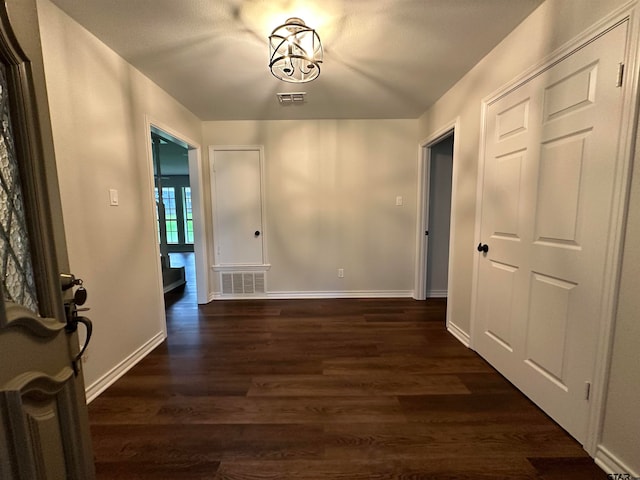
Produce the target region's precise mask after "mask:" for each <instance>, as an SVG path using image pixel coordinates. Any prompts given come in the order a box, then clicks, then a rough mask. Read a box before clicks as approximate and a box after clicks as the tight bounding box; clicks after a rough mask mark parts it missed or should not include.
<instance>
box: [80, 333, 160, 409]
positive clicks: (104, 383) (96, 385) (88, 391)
mask: <svg viewBox="0 0 640 480" xmlns="http://www.w3.org/2000/svg"><path fill="white" fill-rule="evenodd" d="M165 338H167V334H166V332H164V331H160V332H158V333H156V334H155V335H154V336H153V337H152V338H150V339H149V340H148V341H147V342H146V343H145V344H144V345H142V346H141V347H140V348H138V349H137V350H136V351H135V352H133V353H132V354H131V355H129V356H128V357H126V358H125V359H124V360H122V361H121V362H120V363H118V364H117V365H116V366H115V367H113V368H112V369H111V370H109V371H108V372H107V373H105V374H104V375H103V376H102V377H100V378H99V379H98V380H96V381H95V382H93V383H92V384H91V385H89V386H88V387H86V388H85V395H86V397H87V404H89V403H91V402H92V401H93V400H95V399H96V398H97V397H98V395H100V394H101V393H102V392H104V391H105V390H106V389H107V388H109V387H110V386H111V385H113V384H114V383H115V382H116V381H117V380H118V379H119V378H120V377H122V376H123V375H124V374H125V373H127V372H128V371H129V370H131V368H133V367H134V366H135V365H136V364H137V363H138V362H139V361H140V360H142V359H143V358H144V357H146V356H147V355H148V354H149V353H151V352H152V351H153V349H154V348H156V347H157V346H158V345H160V344H161V343H162V342H164V339H165Z"/></svg>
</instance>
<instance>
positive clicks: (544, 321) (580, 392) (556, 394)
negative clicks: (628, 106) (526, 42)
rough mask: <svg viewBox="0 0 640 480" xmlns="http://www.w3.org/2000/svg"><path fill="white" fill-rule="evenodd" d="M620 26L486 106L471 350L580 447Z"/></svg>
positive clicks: (615, 109)
mask: <svg viewBox="0 0 640 480" xmlns="http://www.w3.org/2000/svg"><path fill="white" fill-rule="evenodd" d="M626 34H627V25H626V23H625V24H622V25H619V26H617V27H616V28H615V29H613V30H611V31H609V32H608V33H606V34H605V35H603V36H601V37H599V38H598V39H596V40H595V41H594V42H592V43H589V44H588V45H586V46H585V47H584V48H582V49H580V50H578V51H577V52H575V53H573V54H572V55H571V56H569V57H568V58H566V59H564V60H563V61H562V62H560V63H558V64H556V65H555V66H553V67H552V68H550V69H548V70H547V71H546V72H544V73H542V74H541V75H538V76H536V77H534V78H533V79H531V80H529V81H528V82H527V83H525V84H524V85H522V86H521V87H519V88H517V89H516V90H514V91H512V92H511V93H509V94H507V95H506V96H503V97H501V98H499V99H498V100H497V101H495V102H493V103H491V104H489V105H488V107H487V110H486V118H485V120H486V135H485V151H484V159H485V163H484V177H483V189H482V206H481V208H482V210H481V212H482V213H481V241H482V242H486V244H487V246H488V252H486V253H479V255H482V257H481V259H480V260H479V269H478V277H477V279H476V283H475V287H474V288H475V289H476V292H475V294H476V316H475V318H476V320H475V321H476V323H475V325H474V347H475V348H476V349H477V351H478V352H479V353H480V354H481V355H482V356H483V357H485V358H486V359H487V360H488V361H489V362H490V363H492V364H493V365H494V366H495V367H496V368H497V369H498V370H499V371H500V372H502V373H503V374H504V375H505V376H506V377H507V378H508V379H509V380H510V381H512V382H513V383H514V384H515V385H516V386H518V388H520V389H521V390H522V391H523V392H524V393H525V394H527V395H528V396H529V397H530V398H531V399H532V400H533V401H535V402H536V403H537V404H538V405H539V406H540V407H541V408H543V410H545V411H546V412H547V413H548V414H549V415H550V416H551V417H553V418H554V419H555V420H556V421H557V422H558V423H559V424H560V425H562V426H563V427H564V428H565V429H566V430H567V431H569V433H571V434H572V435H573V436H574V437H575V438H576V439H578V440H579V441H584V439H585V436H586V430H587V426H588V399H587V397H588V388H589V386H590V382H591V379H592V374H593V367H594V360H595V350H596V332H597V331H598V326H599V321H600V318H601V314H602V312H601V306H602V295H603V286H604V269H605V263H606V253H607V249H608V248H610V245H608V244H607V242H608V239H609V238H610V235H609V232H610V229H611V226H610V219H609V217H610V212H611V209H612V198H613V193H614V192H613V188H614V175H615V171H616V163H617V162H616V159H617V148H618V139H619V130H620V122H621V107H622V89H621V88H619V87H618V86H617V83H618V82H617V77H618V70H619V68H618V67H619V63H621V62H623V60H624V50H625V39H626Z"/></svg>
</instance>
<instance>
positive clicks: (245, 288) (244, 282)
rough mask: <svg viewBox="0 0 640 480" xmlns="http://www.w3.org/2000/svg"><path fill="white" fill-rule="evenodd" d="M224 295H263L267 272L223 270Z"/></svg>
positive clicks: (221, 276) (221, 278) (221, 275)
mask: <svg viewBox="0 0 640 480" xmlns="http://www.w3.org/2000/svg"><path fill="white" fill-rule="evenodd" d="M220 280H221V282H220V283H221V284H222V294H223V295H263V294H264V293H265V292H266V290H265V272H222V273H221V274H220Z"/></svg>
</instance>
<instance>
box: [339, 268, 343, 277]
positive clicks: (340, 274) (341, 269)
mask: <svg viewBox="0 0 640 480" xmlns="http://www.w3.org/2000/svg"><path fill="white" fill-rule="evenodd" d="M338 278H344V268H339V269H338Z"/></svg>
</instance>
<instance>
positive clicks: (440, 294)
mask: <svg viewBox="0 0 640 480" xmlns="http://www.w3.org/2000/svg"><path fill="white" fill-rule="evenodd" d="M426 297H427V298H447V291H446V290H428V291H427V295H426Z"/></svg>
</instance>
